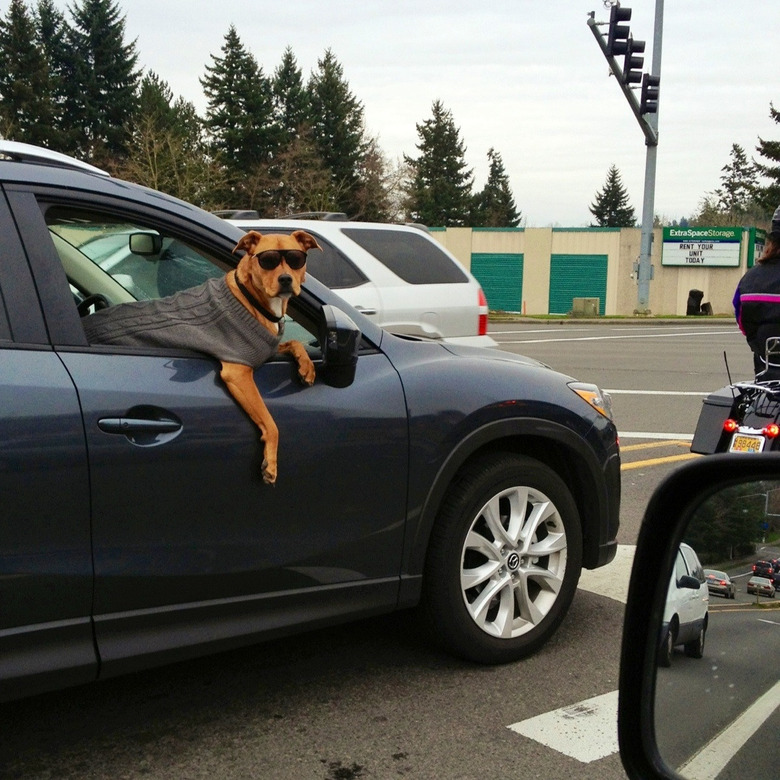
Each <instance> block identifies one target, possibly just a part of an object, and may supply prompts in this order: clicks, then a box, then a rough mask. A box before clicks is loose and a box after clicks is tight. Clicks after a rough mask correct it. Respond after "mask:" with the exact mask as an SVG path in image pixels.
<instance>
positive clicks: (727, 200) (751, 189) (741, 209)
mask: <svg viewBox="0 0 780 780" xmlns="http://www.w3.org/2000/svg"><path fill="white" fill-rule="evenodd" d="M721 171H722V176H721V177H720V180H721V182H722V184H721V187H720V189H718V190H716V191H715V194H716V195H717V196H718V205H719V206H720V208H721V209H722V210H723V211H726V212H730V213H731V214H733V215H734V216H735V217H736V218H740V217H741V216H742V215H744V214H746V213H747V211H748V210H749V209H750V208H751V207H752V205H753V201H754V200H755V197H756V174H757V171H756V165H755V163H753V162H751V161H750V160H748V158H747V155H746V154H745V150H744V149H743V148H742V147H741V146H740V145H739V144H732V146H731V162H728V163H726V165H724V166H723V167H722V168H721Z"/></svg>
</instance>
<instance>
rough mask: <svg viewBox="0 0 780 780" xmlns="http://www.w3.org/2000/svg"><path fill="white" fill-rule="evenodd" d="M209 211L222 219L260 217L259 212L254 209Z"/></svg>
mask: <svg viewBox="0 0 780 780" xmlns="http://www.w3.org/2000/svg"><path fill="white" fill-rule="evenodd" d="M211 213H212V214H214V216H216V217H220V218H222V219H260V213H259V212H257V211H255V210H254V209H217V210H216V211H212V212H211Z"/></svg>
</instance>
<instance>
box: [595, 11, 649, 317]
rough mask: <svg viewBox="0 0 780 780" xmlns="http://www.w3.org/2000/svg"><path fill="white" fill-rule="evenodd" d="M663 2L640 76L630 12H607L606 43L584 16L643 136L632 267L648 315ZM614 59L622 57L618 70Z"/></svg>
mask: <svg viewBox="0 0 780 780" xmlns="http://www.w3.org/2000/svg"><path fill="white" fill-rule="evenodd" d="M663 15H664V0H656V3H655V30H654V32H653V61H652V66H651V71H650V74H647V73H645V74H642V73H641V68H642V65H643V64H644V59H643V58H642V57H639V56H637V55H638V54H639V53H641V52H643V51H644V42H643V41H634V39H633V37H629V28H628V25H626V24H623V22H628V21H629V20H630V19H631V9H630V8H621V6H620V3H619V2H617V3H615V5H613V6H612V8H611V13H610V21H609V31H608V34H607V39H606V40H604V36H603V35H602V34H601V32H600V31H599V29H598V24H599V23H598V22H596V20H595V12H591V13H590V14H589V15H588V26H589V27H590V29H591V32H592V33H593V36H594V38H595V39H596V42H597V43H598V44H599V47H600V48H601V50H602V52H603V53H604V56H605V57H606V59H607V62H608V63H609V67H610V70H611V71H612V73H613V75H614V76H615V78H616V79H617V82H618V84H619V85H620V88H621V89H622V90H623V94H624V95H625V97H626V100H627V101H628V104H629V106H630V108H631V111H632V112H633V114H634V116H635V117H636V119H637V121H638V122H639V126H640V127H641V128H642V132H643V133H644V136H645V145H646V146H647V154H646V158H645V185H644V196H643V201H642V237H641V241H640V249H639V260H638V262H637V263H636V265H635V273H636V278H637V312H638V313H639V314H648V313H649V301H650V281H651V280H652V278H653V266H652V263H651V257H652V249H653V221H654V218H655V214H654V209H655V170H656V159H657V155H658V91H659V84H660V80H661V47H662V39H663ZM615 55H623V56H624V57H625V61H624V67H623V68H621V67H620V65H619V64H618V62H617V61H616V59H615ZM640 82H641V101H640V100H637V97H636V93H635V91H634V89H632V84H638V83H640Z"/></svg>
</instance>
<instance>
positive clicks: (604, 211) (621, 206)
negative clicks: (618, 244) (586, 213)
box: [589, 165, 636, 227]
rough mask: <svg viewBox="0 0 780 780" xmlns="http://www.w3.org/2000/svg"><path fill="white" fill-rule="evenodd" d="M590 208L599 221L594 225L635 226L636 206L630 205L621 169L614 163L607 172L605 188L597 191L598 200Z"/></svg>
mask: <svg viewBox="0 0 780 780" xmlns="http://www.w3.org/2000/svg"><path fill="white" fill-rule="evenodd" d="M589 209H590V212H591V214H593V216H594V217H596V222H597V223H598V224H596V225H593V227H634V225H635V224H636V216H635V214H634V208H633V206H631V205H629V202H628V193H627V192H626V188H625V187H624V186H623V182H622V180H621V178H620V171H618V169H617V168H616V167H615V166H614V165H613V166H612V167H611V168H610V169H609V172H608V173H607V180H606V182H605V183H604V188H603V189H602V190H601V191H600V192H598V193H596V200H595V202H593V203H591V205H590V207H589Z"/></svg>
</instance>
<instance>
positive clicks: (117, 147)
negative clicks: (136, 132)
mask: <svg viewBox="0 0 780 780" xmlns="http://www.w3.org/2000/svg"><path fill="white" fill-rule="evenodd" d="M70 11H71V15H72V18H73V24H72V26H71V27H70V28H69V30H68V36H67V37H68V41H67V43H68V46H69V49H70V51H69V53H68V61H67V62H66V67H68V68H69V69H71V70H72V72H71V73H67V81H66V89H67V115H68V120H69V125H70V127H72V128H73V130H74V134H73V136H72V137H73V139H74V140H73V143H74V146H75V151H76V152H77V154H79V156H81V157H82V158H83V159H86V160H90V161H93V162H96V163H97V164H98V165H104V166H107V167H111V165H112V164H114V163H115V161H116V160H117V159H121V157H123V156H124V155H125V153H126V152H127V146H128V143H129V141H130V128H131V125H132V121H133V118H134V115H135V111H136V107H137V103H136V90H137V88H138V81H139V78H140V72H139V71H137V70H136V69H135V67H136V63H137V60H138V55H137V53H136V49H135V41H133V42H132V43H129V44H126V43H125V41H124V38H125V20H124V17H122V16H120V12H119V8H118V6H117V5H115V4H114V3H113V2H112V0H80V2H76V3H74V5H73V6H72V7H71V9H70Z"/></svg>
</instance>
